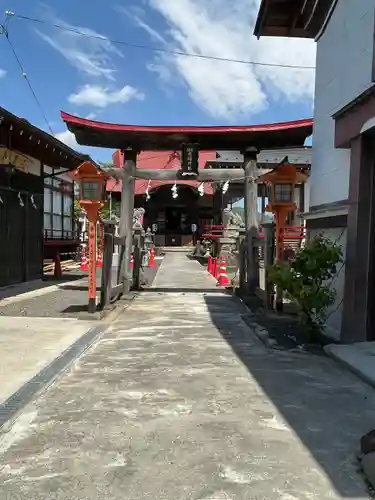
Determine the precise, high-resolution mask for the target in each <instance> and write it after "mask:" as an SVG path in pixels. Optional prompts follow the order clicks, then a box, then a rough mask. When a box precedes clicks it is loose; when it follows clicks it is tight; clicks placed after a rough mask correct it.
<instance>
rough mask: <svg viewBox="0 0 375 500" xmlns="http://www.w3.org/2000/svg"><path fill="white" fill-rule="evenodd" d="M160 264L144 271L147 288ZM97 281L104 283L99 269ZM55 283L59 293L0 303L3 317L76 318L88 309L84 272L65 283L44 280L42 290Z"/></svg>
mask: <svg viewBox="0 0 375 500" xmlns="http://www.w3.org/2000/svg"><path fill="white" fill-rule="evenodd" d="M161 262H162V261H161V259H157V260H156V267H155V268H147V269H146V270H145V277H146V280H147V283H148V286H150V285H151V284H152V282H153V280H154V278H155V275H156V273H157V270H158V268H159V266H160V263H161ZM73 279H76V281H75V282H74V283H71V284H64V282H66V281H72V280H73ZM97 282H98V284H100V283H101V270H98V273H97ZM46 283H48V285H46ZM56 284H59V285H61V288H60V289H59V290H56V291H52V292H50V293H47V294H44V295H41V296H39V297H33V298H27V299H25V300H22V301H17V302H14V303H8V304H6V305H4V306H1V302H0V316H17V317H19V316H27V317H50V318H56V317H62V318H64V317H67V318H76V317H78V315H79V314H80V313H82V312H84V311H86V310H87V276H84V273H81V274H78V273H77V272H75V274H74V275H73V274H72V275H69V274H67V275H66V276H65V277H64V280H63V281H62V280H59V281H56V280H52V279H51V280H49V281H45V282H43V284H42V286H41V287H40V288H44V287H45V286H50V285H56Z"/></svg>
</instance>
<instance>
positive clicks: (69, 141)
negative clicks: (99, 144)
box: [55, 130, 81, 149]
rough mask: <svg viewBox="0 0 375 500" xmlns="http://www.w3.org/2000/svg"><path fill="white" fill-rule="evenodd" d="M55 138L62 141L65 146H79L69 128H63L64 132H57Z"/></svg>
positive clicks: (74, 147) (75, 147) (76, 147)
mask: <svg viewBox="0 0 375 500" xmlns="http://www.w3.org/2000/svg"><path fill="white" fill-rule="evenodd" d="M55 137H56V139H58V140H59V141H61V142H63V143H64V144H66V145H67V146H69V147H71V148H73V149H79V148H81V146H80V145H79V144H78V142H77V141H76V139H75V137H74V134H72V132H70V131H69V130H65V131H64V132H59V133H58V134H55Z"/></svg>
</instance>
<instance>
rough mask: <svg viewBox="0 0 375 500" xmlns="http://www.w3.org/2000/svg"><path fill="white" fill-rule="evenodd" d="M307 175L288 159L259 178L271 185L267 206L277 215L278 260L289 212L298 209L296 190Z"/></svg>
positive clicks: (268, 209)
mask: <svg viewBox="0 0 375 500" xmlns="http://www.w3.org/2000/svg"><path fill="white" fill-rule="evenodd" d="M306 180H307V175H306V174H305V173H303V172H301V171H300V170H298V169H297V167H295V166H294V165H292V164H291V163H289V160H288V157H287V156H286V157H285V158H284V160H283V161H282V162H281V163H280V164H279V165H278V166H277V167H276V168H275V169H273V170H271V171H270V172H267V173H266V174H264V175H261V176H260V177H258V179H257V182H259V183H265V184H269V185H271V199H270V203H269V204H268V205H267V206H266V211H267V212H272V213H273V214H274V215H275V222H276V259H277V261H278V262H279V261H280V260H281V259H282V254H283V250H284V227H285V223H286V219H287V217H288V214H289V212H292V211H294V210H295V209H296V204H295V203H294V188H295V185H296V184H301V183H304V182H306Z"/></svg>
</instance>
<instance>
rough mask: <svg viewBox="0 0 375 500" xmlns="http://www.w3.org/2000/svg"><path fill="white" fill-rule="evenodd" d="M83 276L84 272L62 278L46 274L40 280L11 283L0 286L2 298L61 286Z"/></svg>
mask: <svg viewBox="0 0 375 500" xmlns="http://www.w3.org/2000/svg"><path fill="white" fill-rule="evenodd" d="M83 277H84V276H83V275H82V274H64V275H63V276H61V278H55V277H54V276H44V278H43V279H40V280H35V281H31V282H28V283H19V284H16V285H10V286H7V287H4V288H0V300H2V299H8V298H10V297H16V296H17V295H21V294H23V293H29V292H35V291H37V290H42V289H43V288H48V287H49V286H54V285H59V286H60V285H63V284H64V283H67V282H69V281H76V280H81V279H82V278H83Z"/></svg>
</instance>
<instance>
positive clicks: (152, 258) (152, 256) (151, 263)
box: [148, 248, 156, 267]
mask: <svg viewBox="0 0 375 500" xmlns="http://www.w3.org/2000/svg"><path fill="white" fill-rule="evenodd" d="M148 267H156V264H155V248H151V250H150V259H149V262H148Z"/></svg>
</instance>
